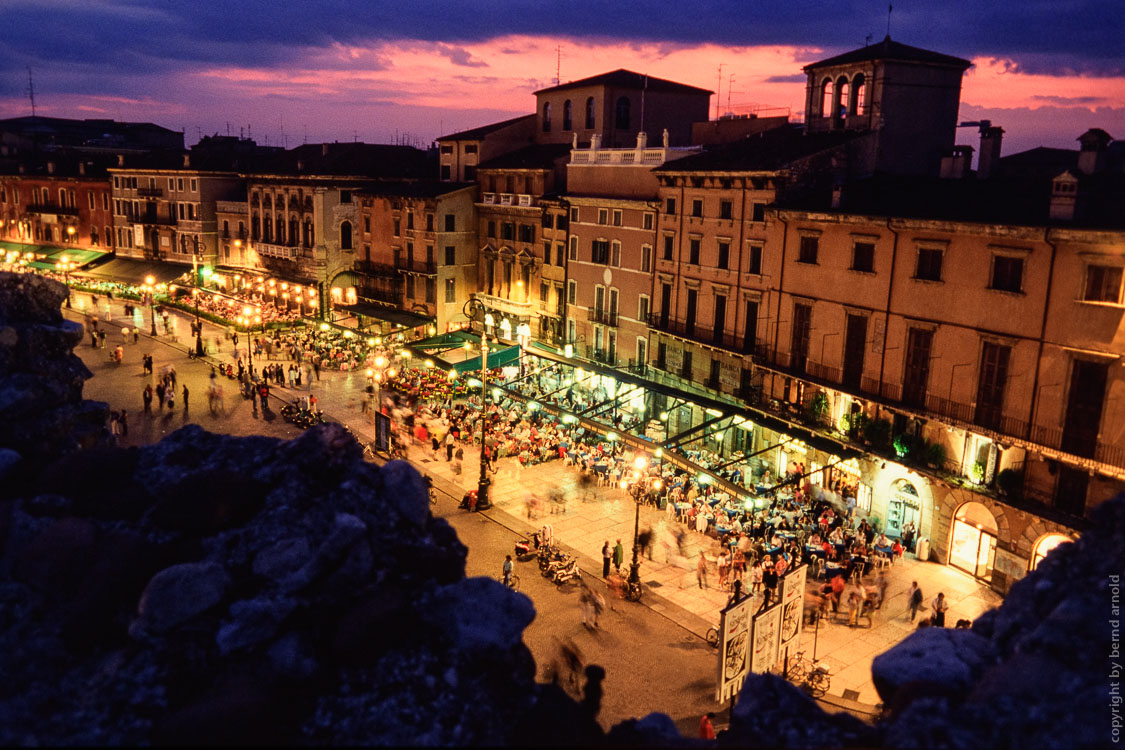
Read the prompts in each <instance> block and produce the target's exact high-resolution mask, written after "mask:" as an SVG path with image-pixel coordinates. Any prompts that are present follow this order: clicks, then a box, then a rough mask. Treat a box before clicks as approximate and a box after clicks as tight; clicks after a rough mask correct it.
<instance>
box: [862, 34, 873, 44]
mask: <svg viewBox="0 0 1125 750" xmlns="http://www.w3.org/2000/svg"><path fill="white" fill-rule="evenodd" d="M871 36H872V35H871V34H868V35H867V36H865V37H864V38H863V46H864V47H867V46H869V45H870V44H871Z"/></svg>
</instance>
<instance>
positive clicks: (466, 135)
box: [437, 114, 535, 143]
mask: <svg viewBox="0 0 1125 750" xmlns="http://www.w3.org/2000/svg"><path fill="white" fill-rule="evenodd" d="M527 119H532V120H534V119H535V115H534V114H530V115H520V116H519V117H513V118H512V119H510V120H501V121H500V122H494V123H492V124H491V125H481V126H480V127H479V128H473V129H472V130H462V131H461V132H460V133H450V134H449V135H443V136H441V137H440V138H438V139H437V140H438V142H439V143H440V142H441V141H478V140H480V139H481V138H484V137H485V136H486V135H488V134H489V133H494V132H496V131H497V130H500V129H501V128H506V127H508V126H509V125H515V124H516V123H517V122H519V121H520V120H527Z"/></svg>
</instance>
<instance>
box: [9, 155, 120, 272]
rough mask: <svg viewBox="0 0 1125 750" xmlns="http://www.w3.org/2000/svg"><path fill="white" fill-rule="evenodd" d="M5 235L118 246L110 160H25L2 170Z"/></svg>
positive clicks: (100, 247) (89, 245) (17, 238)
mask: <svg viewBox="0 0 1125 750" xmlns="http://www.w3.org/2000/svg"><path fill="white" fill-rule="evenodd" d="M0 222H3V223H2V224H0V239H4V240H8V241H10V242H18V243H24V244H29V245H49V246H56V247H74V248H85V249H91V250H101V251H103V252H112V251H113V247H114V241H113V240H114V232H113V215H112V210H111V202H110V182H109V178H108V177H107V176H106V172H105V168H104V166H101V165H98V164H97V163H95V162H93V161H88V160H75V159H69V158H66V157H65V156H64V157H60V158H56V159H50V160H46V161H30V160H28V161H25V162H23V163H22V164H21V165H20V169H19V171H18V172H17V173H15V174H10V175H0Z"/></svg>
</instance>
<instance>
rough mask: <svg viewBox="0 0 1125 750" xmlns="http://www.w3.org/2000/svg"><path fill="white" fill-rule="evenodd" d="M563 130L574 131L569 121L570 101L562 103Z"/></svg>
mask: <svg viewBox="0 0 1125 750" xmlns="http://www.w3.org/2000/svg"><path fill="white" fill-rule="evenodd" d="M563 130H574V128H573V127H572V123H571V120H570V99H567V100H566V101H565V102H563Z"/></svg>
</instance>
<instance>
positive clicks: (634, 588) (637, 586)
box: [627, 456, 660, 601]
mask: <svg viewBox="0 0 1125 750" xmlns="http://www.w3.org/2000/svg"><path fill="white" fill-rule="evenodd" d="M633 466H635V467H636V469H637V470H636V472H635V473H634V476H635V477H636V481H638V482H639V481H640V480H641V478H642V477H643V476H644V470H645V467H647V466H648V459H647V458H645V457H644V456H637V458H636V459H635V460H634V461H633ZM652 486H653V488H654V489H656V490H659V489H660V480H659V479H657V480H656V481H655V482H653V485H652ZM634 504H635V506H636V508H635V513H634V515H633V562H632V563H631V564H630V565H629V585H628V588H627V593H628V594H629V595H630V598H631V599H633V601H636V600H637V599H640V597H641V561H640V559H639V557H638V552H639V551H640V544H639V542H638V541H637V539H638V537H639V536H640V529H641V500H640V497H639V496H638V497H637V498H636V502H635V503H634Z"/></svg>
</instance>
